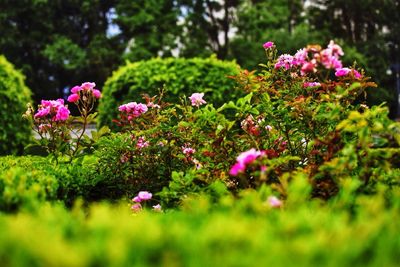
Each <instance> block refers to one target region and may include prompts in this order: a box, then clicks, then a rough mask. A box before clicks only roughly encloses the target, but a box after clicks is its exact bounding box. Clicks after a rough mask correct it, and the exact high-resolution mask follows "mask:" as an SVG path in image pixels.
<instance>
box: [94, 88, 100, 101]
mask: <svg viewBox="0 0 400 267" xmlns="http://www.w3.org/2000/svg"><path fill="white" fill-rule="evenodd" d="M92 93H93V96H94V97H95V98H97V99H99V98H100V97H101V92H100V91H99V90H97V89H93V92H92Z"/></svg>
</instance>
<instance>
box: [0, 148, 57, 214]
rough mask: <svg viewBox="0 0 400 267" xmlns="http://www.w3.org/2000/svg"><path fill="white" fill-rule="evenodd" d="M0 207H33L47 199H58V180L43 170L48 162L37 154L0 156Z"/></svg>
mask: <svg viewBox="0 0 400 267" xmlns="http://www.w3.org/2000/svg"><path fill="white" fill-rule="evenodd" d="M0 159H1V162H0V210H2V211H8V212H12V211H16V210H18V209H19V208H21V207H24V208H32V207H33V206H34V205H35V204H38V203H40V202H43V201H45V200H51V199H53V200H54V199H56V197H57V189H58V181H57V179H56V177H55V176H53V175H50V174H49V173H48V172H47V173H46V171H43V170H42V169H43V167H41V166H46V165H47V164H46V163H47V162H46V161H45V160H44V159H43V160H41V159H40V158H34V157H27V158H25V157H20V158H14V157H10V156H9V157H2V158H0Z"/></svg>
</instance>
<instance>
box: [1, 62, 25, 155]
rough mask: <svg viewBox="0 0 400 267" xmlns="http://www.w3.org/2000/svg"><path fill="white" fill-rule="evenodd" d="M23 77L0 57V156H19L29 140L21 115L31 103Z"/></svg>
mask: <svg viewBox="0 0 400 267" xmlns="http://www.w3.org/2000/svg"><path fill="white" fill-rule="evenodd" d="M24 79H25V78H24V76H23V75H22V74H21V73H20V72H19V71H17V70H16V69H15V68H14V66H13V65H12V64H11V63H9V62H8V61H7V59H6V58H5V57H4V56H0V155H7V154H21V153H22V151H23V148H24V146H26V145H27V144H28V142H29V140H30V138H31V135H32V134H31V129H30V127H29V125H27V124H26V123H24V120H23V119H22V114H23V113H24V112H25V111H26V109H27V106H26V105H27V104H28V102H29V101H31V91H30V90H29V88H28V87H26V86H25V83H24Z"/></svg>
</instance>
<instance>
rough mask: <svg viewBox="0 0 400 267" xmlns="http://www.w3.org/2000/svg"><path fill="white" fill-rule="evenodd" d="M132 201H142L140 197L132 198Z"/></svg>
mask: <svg viewBox="0 0 400 267" xmlns="http://www.w3.org/2000/svg"><path fill="white" fill-rule="evenodd" d="M132 201H133V202H136V203H140V202H142V200H141V199H140V197H138V196H136V197H134V198H132Z"/></svg>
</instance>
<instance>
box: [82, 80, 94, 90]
mask: <svg viewBox="0 0 400 267" xmlns="http://www.w3.org/2000/svg"><path fill="white" fill-rule="evenodd" d="M95 86H96V84H95V83H92V82H84V83H82V85H81V88H82V90H85V91H90V90H93V89H94V87H95Z"/></svg>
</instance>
